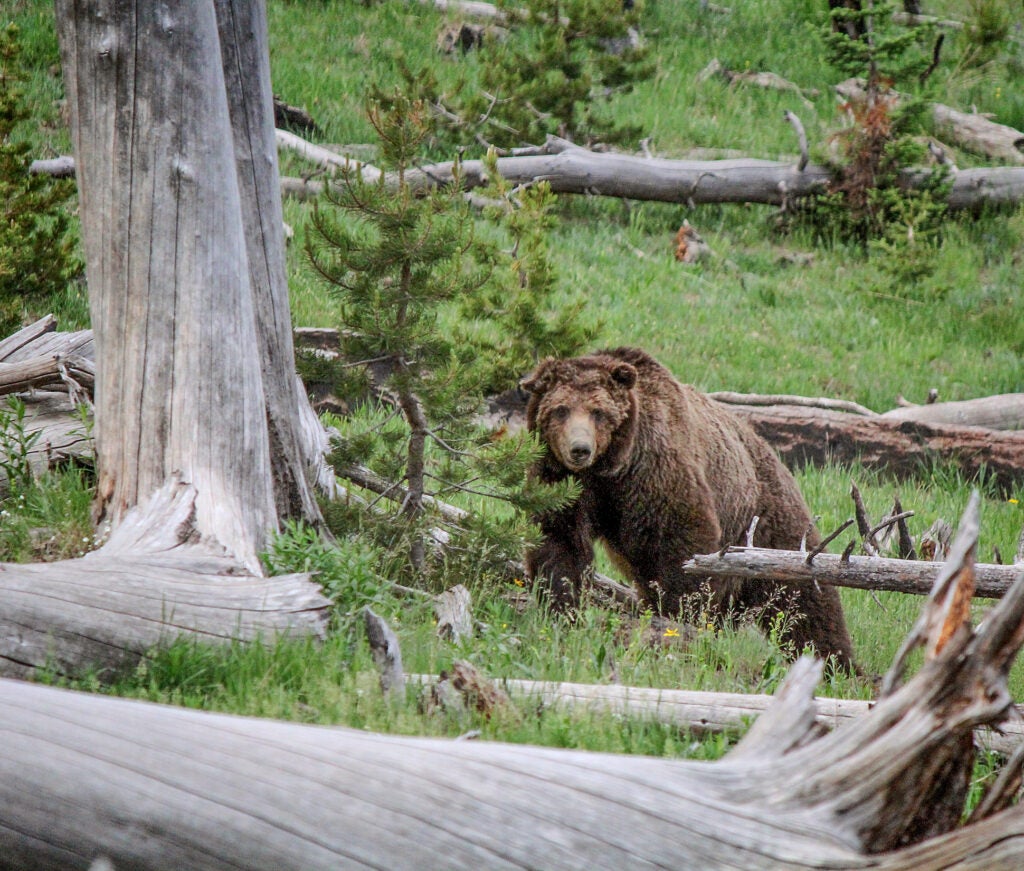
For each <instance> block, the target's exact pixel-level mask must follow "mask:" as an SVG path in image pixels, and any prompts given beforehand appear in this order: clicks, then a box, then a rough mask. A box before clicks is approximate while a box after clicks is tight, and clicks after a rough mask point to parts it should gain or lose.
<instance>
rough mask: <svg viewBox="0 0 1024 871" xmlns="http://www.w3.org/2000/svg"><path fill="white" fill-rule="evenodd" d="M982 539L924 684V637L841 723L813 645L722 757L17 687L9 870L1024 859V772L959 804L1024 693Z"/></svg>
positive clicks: (2, 780)
mask: <svg viewBox="0 0 1024 871" xmlns="http://www.w3.org/2000/svg"><path fill="white" fill-rule="evenodd" d="M976 536H977V501H976V500H975V501H974V502H972V506H971V507H970V508H969V511H968V513H967V515H965V519H964V523H963V524H962V527H961V533H960V535H959V536H958V539H957V542H956V544H955V545H954V547H953V552H954V553H955V554H956V559H955V560H954V561H952V562H951V563H950V565H949V570H948V571H947V572H946V573H945V575H944V576H943V578H940V580H939V581H938V582H937V583H936V589H935V591H934V592H933V596H932V597H931V598H930V599H929V600H928V604H927V605H926V610H925V613H924V615H923V617H922V620H921V621H920V622H919V624H918V626H917V627H915V632H914V634H913V636H912V637H911V639H910V641H911V642H913V643H918V642H920V641H922V640H926V642H927V651H926V652H927V657H926V661H925V664H924V666H923V667H922V668H921V670H920V671H919V672H918V673H917V674H916V675H915V676H914V677H913V678H911V679H910V680H909V681H907V682H906V683H905V684H901V679H902V670H903V664H904V663H903V656H902V654H901V656H900V658H899V659H898V660H897V663H896V665H895V667H894V669H893V671H892V672H891V673H890V675H889V676H888V678H887V684H886V685H887V687H888V688H889V689H888V691H887V693H886V695H885V696H884V697H883V698H881V699H880V700H879V702H878V703H877V704H876V705H875V707H874V708H873V709H872V710H871V711H870V712H869V713H867V714H865V715H864V716H862V717H860V718H858V719H857V720H856V721H854V722H852V723H850V724H849V725H848V726H846V727H843V728H839V729H837V730H836V731H834V732H832V733H831V734H829V735H826V736H825V737H823V738H817V735H818V731H819V730H818V727H817V725H816V722H815V709H814V704H813V699H812V693H813V689H814V687H815V685H816V684H817V681H818V679H819V677H820V667H819V666H818V665H817V664H815V663H813V662H812V661H811V660H809V659H802V660H800V661H799V662H798V663H797V664H796V665H795V666H794V667H793V669H792V671H791V672H790V675H789V676H788V677H787V679H786V681H785V683H784V684H783V686H782V688H781V689H780V690H779V693H778V694H777V696H776V700H775V704H774V705H773V706H772V707H771V708H770V709H769V710H768V711H767V712H766V713H765V714H763V715H762V716H761V717H760V718H759V719H758V720H757V721H756V723H755V724H754V726H753V727H752V728H751V729H750V731H749V732H748V733H747V735H746V736H745V737H744V738H743V740H742V741H741V742H740V743H739V745H738V746H737V747H736V748H735V750H734V751H733V752H732V753H730V754H729V755H728V756H726V757H725V759H723V760H721V761H719V762H713V763H705V762H690V761H675V760H663V759H650V758H637V757H629V756H617V755H608V754H593V753H584V752H579V751H565V750H551V749H541V748H535V747H526V746H517V745H502V744H489V743H484V742H473V741H454V742H453V741H444V740H439V739H418V738H399V737H388V736H380V735H373V734H367V733H365V732H362V731H358V730H350V729H324V728H317V727H311V726H303V725H297V724H289V723H279V722H272V721H266V720H257V719H251V718H242V717H232V716H226V715H221V714H211V713H204V712H199V711H192V710H184V709H178V708H170V707H163V706H157V705H152V704H148V703H143V702H137V701H126V700H121V699H113V698H109V697H103V696H95V695H89V694H83V693H75V692H70V691H66V690H60V689H55V688H51V687H43V686H35V685H32V684H28V683H19V682H12V681H0V732H2V734H3V735H4V741H3V742H0V846H2V850H0V866H2V867H4V868H26V867H31V868H36V869H50V868H61V869H66V868H87V867H89V865H90V863H91V862H93V861H94V860H95V859H97V858H100V857H103V858H104V859H105V860H106V861H108V862H109V863H111V864H112V865H113V866H114V867H115V868H119V867H126V868H134V869H150V868H169V867H180V868H190V869H196V871H202V869H224V868H239V867H244V868H247V869H284V868H295V869H300V868H301V869H307V871H315V869H318V868H330V869H336V868H340V867H432V866H437V865H444V867H446V868H451V869H461V868H466V869H477V868H480V867H487V868H495V869H498V868H525V867H557V868H588V869H620V868H639V867H696V868H744V869H768V868H771V869H779V868H791V869H797V868H817V869H840V868H843V869H852V868H875V869H914V871H930V869H939V868H943V869H952V868H973V869H983V868H984V869H993V868H1018V867H1020V866H1021V864H1022V863H1024V809H1022V808H1019V807H1016V808H1009V809H1004V808H1005V807H1006V805H1007V804H1008V803H1009V800H1010V797H1011V794H1012V791H1011V790H1008V789H1006V788H1004V786H1003V785H1002V783H1001V782H998V783H997V786H996V787H995V788H994V789H993V791H990V793H989V795H987V796H986V797H985V799H984V801H983V807H984V808H985V812H984V814H981V816H984V817H986V818H984V819H980V820H979V821H977V822H972V823H971V824H969V825H967V826H964V827H959V817H960V812H961V811H962V808H958V809H957V813H956V815H955V816H954V815H953V814H951V813H950V811H951V809H953V807H954V805H955V804H956V803H957V802H958V800H959V799H961V798H962V797H963V792H962V791H961V790H960V789H955V788H951V787H952V784H951V783H950V781H949V776H950V773H951V772H955V771H959V770H961V769H962V767H963V765H964V764H967V765H970V763H971V761H972V758H973V749H972V746H971V743H970V735H971V733H972V731H973V730H974V728H975V727H977V726H979V725H982V724H988V723H996V722H999V721H1000V720H1001V719H1003V718H1004V717H1005V715H1006V713H1007V712H1008V711H1009V710H1010V709H1011V707H1012V701H1011V699H1010V696H1009V693H1008V691H1007V688H1006V673H1007V670H1008V669H1009V666H1010V663H1011V662H1012V660H1013V658H1014V657H1015V656H1016V653H1017V652H1018V650H1019V648H1020V646H1021V643H1022V642H1024V581H1022V582H1021V583H1018V584H1017V585H1016V586H1015V587H1014V588H1013V590H1011V592H1010V593H1009V594H1008V595H1007V596H1006V597H1005V598H1004V599H1003V600H1002V601H1001V602H1000V603H999V605H998V606H997V608H996V609H995V611H994V612H993V613H992V614H991V615H990V616H989V618H988V619H986V620H985V621H984V623H983V624H982V625H981V626H979V627H978V628H976V629H974V628H971V627H970V626H968V625H962V624H961V623H960V622H959V615H960V610H959V609H958V608H957V607H953V608H952V609H951V608H950V604H951V603H956V602H957V601H959V597H958V590H959V588H960V584H962V583H969V577H970V558H971V555H972V553H973V549H974V541H975V540H976ZM951 621H952V622H951ZM936 626H938V627H945V626H953V627H954V629H953V631H952V632H949V633H947V632H945V631H942V632H940V633H939V634H938V635H936V634H935V632H934V631H933V630H934V628H935V627H936ZM954 799H956V800H957V801H956V802H955V801H954ZM439 808H441V809H443V813H439V812H438V809H439ZM140 832H141V833H144V836H140Z"/></svg>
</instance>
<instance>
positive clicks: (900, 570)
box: [683, 547, 1021, 599]
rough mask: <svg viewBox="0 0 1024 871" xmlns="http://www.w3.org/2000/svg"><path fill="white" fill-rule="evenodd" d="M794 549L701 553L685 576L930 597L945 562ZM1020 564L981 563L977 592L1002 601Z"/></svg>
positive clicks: (732, 549) (687, 565)
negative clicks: (822, 585) (753, 580)
mask: <svg viewBox="0 0 1024 871" xmlns="http://www.w3.org/2000/svg"><path fill="white" fill-rule="evenodd" d="M808 557H809V554H807V553H803V552H800V551H791V550H769V549H767V548H747V547H730V548H728V549H727V550H725V551H724V552H719V553H711V554H698V555H697V556H695V557H693V559H691V560H689V561H687V562H686V563H685V564H684V567H683V571H684V574H686V575H688V576H690V577H693V578H728V577H733V578H749V579H758V578H770V579H771V580H772V581H777V582H779V583H784V584H798V583H806V582H813V583H818V584H832V585H833V586H837V587H853V588H855V589H858V590H889V591H892V592H897V593H911V594H913V595H916V596H927V595H928V594H929V593H930V592H931V589H932V586H933V584H934V583H935V579H936V577H937V575H938V573H939V568H940V566H941V563H937V562H929V561H927V560H904V559H895V558H891V557H879V556H849V557H845V558H844V557H843V556H842V555H840V554H833V553H819V554H817V555H815V556H814V558H813V559H810V560H809V559H808ZM1020 571H1021V567H1020V566H1003V565H992V564H979V565H977V566H975V589H974V591H973V594H974V595H975V596H979V597H982V598H986V599H999V598H1002V597H1003V596H1005V595H1006V592H1007V591H1008V590H1009V589H1010V587H1011V586H1012V585H1013V582H1014V581H1015V580H1016V579H1017V576H1018V575H1019V574H1020Z"/></svg>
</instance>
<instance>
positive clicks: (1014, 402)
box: [882, 393, 1024, 430]
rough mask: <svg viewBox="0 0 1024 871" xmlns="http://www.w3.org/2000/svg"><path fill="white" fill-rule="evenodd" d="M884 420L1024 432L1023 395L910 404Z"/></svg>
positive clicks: (889, 412) (896, 410)
mask: <svg viewBox="0 0 1024 871" xmlns="http://www.w3.org/2000/svg"><path fill="white" fill-rule="evenodd" d="M882 417H886V418H889V419H891V420H913V421H917V422H919V423H928V424H934V425H944V424H952V425H955V426H980V427H984V428H985V429H997V430H1016V429H1024V393H1002V394H999V395H997V396H983V397H980V398H979V399H965V400H961V401H959V402H932V403H929V404H928V405H907V406H904V407H902V408H894V409H892V410H891V411H886V412H883V414H882Z"/></svg>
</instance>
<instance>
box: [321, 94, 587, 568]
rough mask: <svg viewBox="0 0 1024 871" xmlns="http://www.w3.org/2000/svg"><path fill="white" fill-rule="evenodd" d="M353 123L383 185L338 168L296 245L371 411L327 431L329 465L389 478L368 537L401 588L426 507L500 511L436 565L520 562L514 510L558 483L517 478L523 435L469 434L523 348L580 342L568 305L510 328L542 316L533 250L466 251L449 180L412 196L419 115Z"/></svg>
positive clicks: (390, 103) (469, 526) (544, 275)
mask: <svg viewBox="0 0 1024 871" xmlns="http://www.w3.org/2000/svg"><path fill="white" fill-rule="evenodd" d="M369 117H370V121H371V124H372V125H373V127H374V129H375V130H376V132H377V135H378V137H379V139H380V143H381V146H380V161H379V162H380V164H381V166H382V169H384V170H385V172H384V173H382V174H381V176H380V177H379V178H378V179H376V180H375V181H367V180H366V179H364V178H363V177H362V174H361V172H360V171H359V170H358V169H357V168H355V167H347V168H346V169H345V170H344V171H343V172H342V174H341V177H340V180H339V183H338V184H337V185H336V186H330V187H329V188H328V192H327V193H326V194H325V197H326V199H325V200H324V201H322V202H321V203H319V204H318V206H317V208H316V209H315V210H314V213H313V218H312V229H313V233H312V234H311V236H310V238H311V241H310V243H309V246H308V253H309V256H310V260H311V262H312V264H313V266H314V268H315V269H316V271H317V272H318V273H319V274H320V276H322V278H323V279H324V280H325V281H326V283H327V285H328V288H329V290H330V291H331V292H332V293H333V294H334V295H335V296H336V297H337V299H338V300H339V303H340V308H341V316H342V327H343V330H342V335H343V339H342V346H343V347H342V357H343V359H345V360H346V361H349V362H348V363H347V364H346V365H348V366H350V367H352V368H360V369H363V368H364V366H361V365H360V366H355V367H353V366H352V364H365V366H370V365H372V367H373V371H374V374H375V379H376V388H377V393H378V395H379V396H380V397H381V400H382V403H383V406H382V408H380V409H376V410H373V411H371V412H370V413H368V414H364V415H363V416H362V418H361V419H359V420H357V421H354V422H353V421H349V422H347V423H346V424H345V425H344V426H343V427H342V428H343V429H344V430H345V433H344V435H345V438H343V439H342V440H340V441H339V443H338V446H337V450H336V451H335V454H334V458H333V459H334V462H335V463H336V465H337V466H338V467H339V468H341V467H343V466H345V465H346V464H348V463H351V462H354V461H359V462H367V461H369V462H370V463H371V464H372V465H373V466H374V470H375V471H377V472H378V473H379V474H381V475H382V476H384V477H386V478H389V479H391V480H398V481H404V483H405V494H404V498H403V500H402V507H401V511H400V516H399V518H397V520H399V521H400V522H399V523H397V524H396V523H395V522H394V521H395V518H390V517H388V518H385V523H384V524H383V525H382V526H379V528H378V531H379V532H380V533H381V536H382V537H383V538H384V539H385V540H386V541H387V543H388V544H389V545H390V547H391V549H392V550H394V549H395V548H397V547H398V545H399V542H400V541H401V542H403V544H402V547H403V548H406V549H407V554H408V565H409V566H411V568H412V570H413V572H414V573H415V574H416V575H422V574H423V573H424V572H425V571H427V570H428V569H429V568H430V565H429V561H428V560H427V552H426V545H425V542H426V540H427V538H428V537H429V534H428V530H429V526H430V524H431V523H436V522H437V518H436V517H432V516H431V514H430V511H429V499H428V498H427V497H428V496H431V495H436V496H440V497H445V498H448V497H449V496H450V494H474V495H481V496H487V497H497V498H500V499H503V500H504V501H506V502H508V503H510V504H511V505H512V507H513V509H514V510H513V511H511V512H508V511H505V512H502V511H496V512H495V511H481V512H475V513H474V514H473V515H471V516H470V517H467V518H466V519H465V521H464V522H461V523H460V524H459V529H458V530H455V531H454V536H455V537H457V538H458V539H459V543H458V544H456V543H454V542H450V546H449V548H448V555H449V560H451V559H453V558H454V557H452V554H456V555H457V554H463V555H465V556H466V558H467V559H470V560H473V561H475V562H476V563H477V565H476V566H475V570H476V571H479V570H480V565H481V564H483V563H486V562H487V557H488V556H489V555H490V556H494V557H495V559H497V560H499V561H500V560H503V559H505V558H506V557H507V556H508V555H509V554H510V553H515V552H518V550H520V549H521V547H522V544H523V542H524V540H525V539H526V538H527V537H528V536H529V535H530V534H531V531H530V527H529V524H528V522H527V520H526V516H525V515H526V514H527V513H532V512H534V511H536V510H538V509H539V508H541V507H545V506H546V507H550V506H551V505H553V504H559V503H561V502H563V501H564V500H565V499H567V498H569V497H570V496H571V494H572V491H571V487H569V486H563V487H558V488H547V487H544V486H541V485H539V484H537V483H536V482H529V481H527V480H526V474H525V472H526V468H527V466H528V465H529V464H530V463H531V462H532V461H533V460H534V459H535V458H536V457H537V455H538V452H539V446H538V444H537V442H536V440H535V439H534V438H532V437H531V436H528V435H526V434H520V435H518V436H516V437H509V438H497V439H496V438H494V436H493V434H492V433H488V432H485V431H483V430H481V428H480V427H479V426H478V425H476V424H475V423H474V417H475V416H476V415H477V414H478V412H479V410H480V408H481V405H482V399H483V396H484V393H485V390H487V389H489V388H491V387H493V386H494V385H495V384H496V383H498V381H499V380H500V379H501V378H504V377H509V376H510V373H513V372H514V373H515V375H517V376H518V375H521V374H523V373H524V372H525V371H527V370H528V369H529V367H530V366H531V365H532V363H533V358H534V356H535V355H534V353H533V352H531V351H529V350H527V347H528V345H530V344H531V343H532V342H534V341H539V342H541V347H542V348H544V349H546V350H550V351H551V352H555V353H558V352H573V351H575V350H577V347H578V345H576V344H575V343H576V342H579V341H582V340H584V339H585V338H589V337H590V335H591V333H589V332H588V331H587V330H585V329H580V328H577V327H574V326H572V325H571V322H572V321H573V319H574V318H576V317H578V308H577V309H572V310H571V312H570V314H571V316H568V317H567V316H560V317H554V318H552V319H550V320H549V319H546V318H544V317H540V318H536V319H535V318H533V317H532V316H531V317H527V316H525V315H524V313H523V306H528V305H542V304H543V303H545V302H546V301H547V300H546V299H545V297H546V296H547V295H548V294H550V292H551V290H552V285H551V277H550V273H549V269H548V267H547V266H546V260H544V258H543V256H542V251H543V246H542V244H541V242H540V240H539V237H537V236H535V235H534V236H530V235H529V234H526V233H525V232H524V231H523V230H522V229H517V227H513V228H512V236H513V238H514V239H515V240H517V241H515V242H513V250H514V251H523V252H526V258H525V259H520V260H518V261H517V260H514V259H512V258H511V257H509V256H507V255H504V256H503V254H502V250H501V247H500V245H499V244H498V243H497V242H494V241H487V240H485V239H483V238H480V236H479V234H478V233H477V228H476V222H475V220H474V216H473V215H472V213H471V212H470V210H469V206H468V205H467V203H466V201H465V198H464V196H463V194H462V193H461V192H460V190H459V183H458V173H457V172H456V182H455V184H453V185H451V186H449V187H447V188H439V189H435V190H432V191H429V192H427V193H426V194H422V193H418V192H415V191H414V190H413V189H412V187H411V186H410V184H409V183H408V180H407V175H408V172H409V170H410V169H411V168H412V167H413V166H414V164H415V161H416V158H417V153H418V151H419V149H420V147H421V146H422V144H423V142H424V140H425V139H426V137H427V136H428V135H429V129H430V121H429V112H428V110H427V109H426V108H425V106H424V104H423V103H422V102H418V101H415V100H410V99H409V98H407V97H405V96H403V95H402V94H401V93H395V94H393V95H391V96H390V97H389V98H388V100H387V102H386V103H383V102H376V103H374V104H372V105H371V108H370V111H369ZM504 193H505V194H510V192H508V191H507V190H505V191H504ZM549 198H550V193H549V192H545V191H543V190H539V191H538V192H537V193H530V194H529V196H528V197H527V200H529V201H530V203H531V205H530V209H532V212H531V214H533V215H534V216H535V217H537V216H540V215H542V214H543V212H544V210H545V209H546V208H547V207H548V204H549ZM541 226H543V219H541ZM516 234H518V235H516ZM542 262H543V265H542ZM534 275H536V279H535V283H532V284H531V282H532V281H533V278H532V276H534ZM501 276H512V277H513V280H511V281H510V280H509V279H508V278H504V279H503V278H502V277H501ZM542 310H543V309H542ZM505 330H508V332H507V333H506V332H505ZM509 337H511V339H510V338H509ZM545 337H546V338H545ZM499 370H500V373H501V374H498V373H499ZM513 383H514V382H513ZM360 427H361V430H360ZM334 513H335V514H337V511H336V512H334ZM377 514H379V511H378V512H377ZM361 522H364V523H365V522H367V516H365V515H364V516H363V517H362V518H361ZM449 565H450V563H449Z"/></svg>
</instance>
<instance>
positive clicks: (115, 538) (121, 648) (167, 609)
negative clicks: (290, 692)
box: [0, 483, 330, 679]
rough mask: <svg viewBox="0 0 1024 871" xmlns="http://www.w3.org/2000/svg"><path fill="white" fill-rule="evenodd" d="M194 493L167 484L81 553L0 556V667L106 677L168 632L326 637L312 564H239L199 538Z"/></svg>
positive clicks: (221, 638)
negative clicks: (27, 560) (6, 559)
mask: <svg viewBox="0 0 1024 871" xmlns="http://www.w3.org/2000/svg"><path fill="white" fill-rule="evenodd" d="M194 502H195V490H194V488H192V487H191V486H189V485H186V484H182V483H175V484H170V485H168V487H166V488H164V489H163V490H161V491H159V492H158V493H157V494H156V495H155V496H154V497H153V498H152V499H151V500H150V501H149V502H148V503H147V504H146V505H145V506H143V507H142V508H141V509H140V510H137V511H135V512H133V513H131V514H129V515H128V516H126V518H125V519H124V521H123V522H122V523H121V525H120V526H118V528H117V529H116V530H115V531H114V533H113V534H112V535H111V536H110V538H109V540H108V541H107V542H106V544H105V545H104V546H103V547H101V548H100V549H99V550H97V551H95V552H93V553H90V554H88V555H86V556H85V557H82V558H81V559H73V560H63V561H61V562H53V563H32V564H28V565H20V564H13V563H4V564H0V675H7V676H11V677H30V676H31V675H32V674H33V673H34V672H35V671H36V670H37V669H41V668H45V669H47V670H48V671H50V672H53V673H56V674H59V675H73V674H79V673H82V672H83V671H85V670H87V669H88V670H90V671H93V672H95V673H96V674H97V675H98V676H99V677H100V678H101V679H107V678H109V677H111V676H112V675H113V674H114V673H116V672H118V671H120V670H123V669H125V668H130V667H132V666H134V665H135V664H136V663H137V662H138V661H139V660H140V659H141V658H142V657H144V656H145V655H147V654H148V653H149V652H150V651H151V650H152V649H153V648H154V647H156V646H157V645H160V644H166V643H169V642H170V641H173V640H174V639H176V638H192V639H195V640H199V641H203V642H207V643H210V642H228V641H231V640H239V641H252V640H255V639H257V638H263V639H265V640H266V641H268V642H273V641H274V640H275V638H276V637H278V636H281V635H289V636H290V637H293V638H300V637H312V638H323V637H324V635H325V633H326V627H327V620H328V617H329V609H330V602H329V601H328V600H327V599H326V598H325V597H324V596H323V594H322V593H321V591H320V588H319V586H318V585H317V584H315V583H313V582H312V581H311V580H310V576H309V575H308V574H293V575H281V576H278V577H273V578H265V577H261V576H258V575H253V574H251V573H248V572H246V571H244V570H243V569H242V567H241V566H239V564H238V562H237V560H235V559H233V558H231V557H230V556H229V555H227V554H225V553H223V551H222V550H219V549H217V548H215V547H212V546H211V545H210V543H208V542H203V541H202V540H200V539H198V537H197V536H196V534H195V529H194V526H193V525H192V520H191V518H192V517H193V516H194V511H195V507H194Z"/></svg>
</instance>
